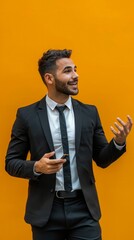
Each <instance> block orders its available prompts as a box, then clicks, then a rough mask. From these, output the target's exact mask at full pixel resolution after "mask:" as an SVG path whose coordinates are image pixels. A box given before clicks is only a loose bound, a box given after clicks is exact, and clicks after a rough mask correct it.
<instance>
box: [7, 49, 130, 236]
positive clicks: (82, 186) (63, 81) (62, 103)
mask: <svg viewBox="0 0 134 240" xmlns="http://www.w3.org/2000/svg"><path fill="white" fill-rule="evenodd" d="M70 56H71V50H66V49H64V50H48V51H47V52H46V53H44V54H43V56H42V58H41V59H40V60H39V72H40V74H41V77H42V79H43V82H44V83H45V85H46V87H47V89H48V94H47V95H46V96H45V97H44V98H43V99H42V100H41V101H39V102H37V103H34V104H32V105H30V106H27V107H23V108H20V109H19V110H18V112H17V117H16V121H15V123H14V126H13V129H12V136H11V141H10V143H9V147H8V151H7V156H6V171H7V172H8V173H9V174H10V175H12V176H16V177H21V178H26V179H29V191H28V200H27V205H26V214H25V220H26V222H27V223H30V224H31V226H32V232H33V239H34V240H65V239H66V240H78V239H79V240H101V229H100V226H99V219H100V216H101V213H100V207H99V203H98V198H97V193H96V188H95V179H94V174H93V170H92V159H93V160H94V161H95V162H96V164H97V165H98V166H100V167H102V168H105V167H107V166H109V165H110V164H111V163H112V162H114V161H115V160H116V159H117V158H119V157H120V156H121V155H122V154H123V153H124V152H125V151H126V146H125V145H126V137H127V135H128V134H129V132H130V130H131V127H132V119H131V118H130V116H127V118H128V120H127V122H126V123H125V122H123V121H122V120H121V119H120V118H117V120H118V122H119V123H115V127H116V129H115V128H113V127H111V130H112V132H113V134H114V138H113V139H112V140H111V142H110V143H108V142H107V140H106V137H105V135H104V132H103V129H102V126H101V122H100V119H99V115H98V112H97V109H96V107H95V106H91V105H87V104H83V103H82V102H79V101H77V100H74V99H72V98H71V97H70V95H77V94H78V74H77V71H76V70H77V68H76V66H75V65H74V63H73V61H72V60H71V58H70ZM60 107H61V108H62V111H61V110H60V109H61V108H60ZM63 135H64V136H63ZM29 151H30V154H31V159H30V161H29V160H26V157H27V154H28V152H29ZM63 154H65V155H64V156H63V157H62V155H63Z"/></svg>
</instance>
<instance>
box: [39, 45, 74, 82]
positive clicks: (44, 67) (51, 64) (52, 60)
mask: <svg viewBox="0 0 134 240" xmlns="http://www.w3.org/2000/svg"><path fill="white" fill-rule="evenodd" d="M71 54H72V50H67V49H63V50H59V49H58V50H55V49H49V50H48V51H47V52H44V53H43V56H42V57H41V58H40V59H39V61H38V70H39V73H40V75H41V77H42V80H43V82H44V83H45V80H44V74H45V73H47V72H48V73H54V70H56V60H58V59H61V58H70V56H71Z"/></svg>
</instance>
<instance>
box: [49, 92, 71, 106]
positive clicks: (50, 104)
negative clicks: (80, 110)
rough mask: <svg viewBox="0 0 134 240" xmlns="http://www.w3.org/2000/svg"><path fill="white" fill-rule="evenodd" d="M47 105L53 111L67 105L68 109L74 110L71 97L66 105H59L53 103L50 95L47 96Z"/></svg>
mask: <svg viewBox="0 0 134 240" xmlns="http://www.w3.org/2000/svg"><path fill="white" fill-rule="evenodd" d="M46 103H47V105H48V106H49V107H50V108H51V110H54V109H55V107H56V106H62V105H65V106H67V107H68V109H70V110H71V109H72V101H71V97H70V96H69V98H68V100H67V101H66V102H65V103H64V104H60V105H59V104H58V103H57V102H55V101H53V100H52V99H51V98H50V97H48V95H46Z"/></svg>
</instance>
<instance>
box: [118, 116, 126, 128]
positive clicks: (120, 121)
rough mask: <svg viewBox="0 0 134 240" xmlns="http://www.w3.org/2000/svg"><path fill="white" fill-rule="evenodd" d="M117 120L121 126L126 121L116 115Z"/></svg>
mask: <svg viewBox="0 0 134 240" xmlns="http://www.w3.org/2000/svg"><path fill="white" fill-rule="evenodd" d="M117 120H118V122H119V123H120V124H121V125H122V126H123V127H125V126H126V123H125V122H124V121H123V120H122V119H121V118H119V117H117Z"/></svg>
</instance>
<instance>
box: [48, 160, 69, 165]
mask: <svg viewBox="0 0 134 240" xmlns="http://www.w3.org/2000/svg"><path fill="white" fill-rule="evenodd" d="M65 162H66V159H52V160H48V164H49V165H58V164H63V163H65Z"/></svg>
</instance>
